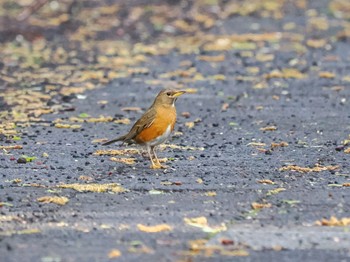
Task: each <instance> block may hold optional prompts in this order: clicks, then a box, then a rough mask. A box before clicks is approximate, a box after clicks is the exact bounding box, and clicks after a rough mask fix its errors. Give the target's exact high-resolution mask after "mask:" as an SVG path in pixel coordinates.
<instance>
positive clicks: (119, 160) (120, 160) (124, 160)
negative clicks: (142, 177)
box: [110, 157, 136, 165]
mask: <svg viewBox="0 0 350 262" xmlns="http://www.w3.org/2000/svg"><path fill="white" fill-rule="evenodd" d="M110 160H111V161H113V162H117V163H123V164H127V165H133V164H135V163H136V162H135V160H136V158H125V157H122V158H116V157H111V158H110Z"/></svg>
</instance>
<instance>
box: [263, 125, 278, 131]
mask: <svg viewBox="0 0 350 262" xmlns="http://www.w3.org/2000/svg"><path fill="white" fill-rule="evenodd" d="M260 130H261V131H276V130H277V127H276V126H267V127H262V128H260Z"/></svg>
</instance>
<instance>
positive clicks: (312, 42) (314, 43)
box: [306, 39, 327, 48]
mask: <svg viewBox="0 0 350 262" xmlns="http://www.w3.org/2000/svg"><path fill="white" fill-rule="evenodd" d="M326 44H327V41H326V40H325V39H309V40H307V41H306V45H307V46H309V47H312V48H322V47H324V46H325V45H326Z"/></svg>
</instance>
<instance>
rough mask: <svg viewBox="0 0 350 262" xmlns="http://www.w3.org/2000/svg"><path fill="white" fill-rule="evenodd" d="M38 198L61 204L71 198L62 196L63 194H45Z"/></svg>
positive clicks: (45, 201)
mask: <svg viewBox="0 0 350 262" xmlns="http://www.w3.org/2000/svg"><path fill="white" fill-rule="evenodd" d="M37 200H38V201H39V202H43V203H53V204H57V205H61V206H63V205H65V204H67V203H68V202H69V199H68V198H67V197H61V196H43V197H39V198H38V199H37Z"/></svg>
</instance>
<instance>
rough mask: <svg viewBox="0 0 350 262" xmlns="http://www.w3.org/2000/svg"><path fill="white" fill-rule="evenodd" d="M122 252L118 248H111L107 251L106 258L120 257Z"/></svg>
mask: <svg viewBox="0 0 350 262" xmlns="http://www.w3.org/2000/svg"><path fill="white" fill-rule="evenodd" d="M121 255H122V253H121V252H120V251H119V250H118V249H112V250H111V251H109V253H108V258H117V257H120V256H121Z"/></svg>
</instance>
